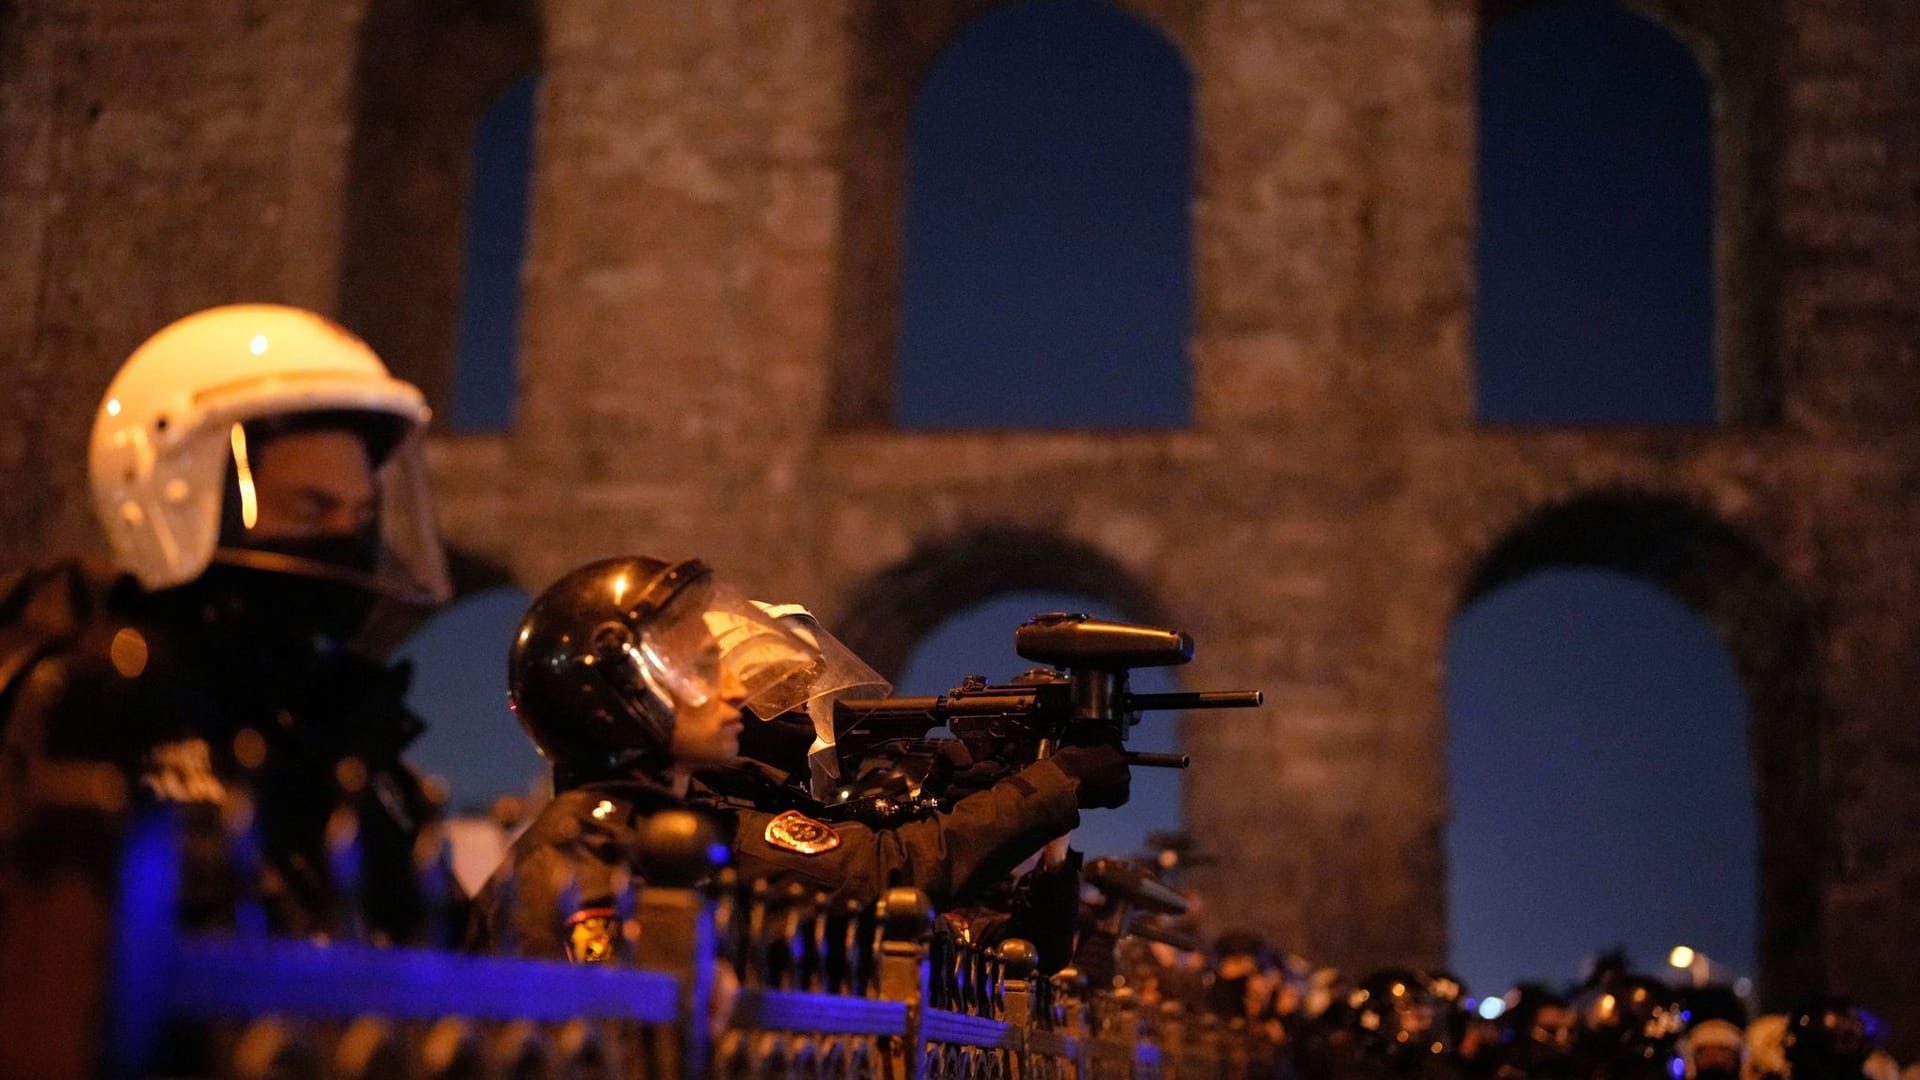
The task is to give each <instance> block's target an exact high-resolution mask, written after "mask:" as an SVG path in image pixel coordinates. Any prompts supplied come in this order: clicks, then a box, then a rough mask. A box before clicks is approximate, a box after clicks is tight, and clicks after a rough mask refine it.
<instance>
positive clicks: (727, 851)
mask: <svg viewBox="0 0 1920 1080" xmlns="http://www.w3.org/2000/svg"><path fill="white" fill-rule="evenodd" d="M732 859H733V848H732V847H730V846H728V845H726V844H712V845H709V846H708V847H707V861H708V862H710V863H712V864H714V865H715V866H724V865H726V863H728V862H729V861H731V860H732Z"/></svg>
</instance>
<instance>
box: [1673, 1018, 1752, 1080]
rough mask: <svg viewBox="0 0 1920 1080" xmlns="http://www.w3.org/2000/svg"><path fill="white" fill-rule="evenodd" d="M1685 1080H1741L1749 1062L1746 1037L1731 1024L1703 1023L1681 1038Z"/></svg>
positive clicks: (1694, 1026)
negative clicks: (1747, 1061) (1741, 1075)
mask: <svg viewBox="0 0 1920 1080" xmlns="http://www.w3.org/2000/svg"><path fill="white" fill-rule="evenodd" d="M1679 1051H1680V1060H1681V1061H1683V1062H1685V1063H1686V1080H1739V1077H1740V1074H1741V1071H1742V1069H1743V1067H1744V1066H1745V1065H1746V1060H1747V1037H1746V1032H1744V1031H1742V1030H1741V1028H1740V1025H1738V1024H1735V1023H1734V1022H1733V1021H1731V1020H1721V1019H1712V1020H1701V1021H1699V1022H1697V1023H1695V1024H1694V1025H1693V1026H1692V1027H1689V1028H1688V1029H1687V1032H1686V1034H1685V1035H1682V1036H1681V1037H1680V1045H1679Z"/></svg>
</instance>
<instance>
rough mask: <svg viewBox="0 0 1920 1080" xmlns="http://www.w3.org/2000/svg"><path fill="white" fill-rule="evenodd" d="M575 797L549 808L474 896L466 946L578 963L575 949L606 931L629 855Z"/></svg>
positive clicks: (566, 797) (561, 799)
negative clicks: (618, 874)
mask: <svg viewBox="0 0 1920 1080" xmlns="http://www.w3.org/2000/svg"><path fill="white" fill-rule="evenodd" d="M575 794H576V793H572V792H569V793H567V794H565V795H562V796H560V797H559V798H556V799H554V800H553V801H552V802H550V803H548V804H547V806H546V809H544V810H542V811H541V812H540V816H539V817H538V818H536V819H534V823H533V824H532V825H530V826H528V828H527V831H526V833H525V834H524V835H522V836H521V837H520V839H519V840H518V841H515V843H514V845H513V848H512V849H511V850H510V851H509V852H508V854H507V862H506V864H505V865H504V866H502V867H501V869H500V870H498V871H496V872H495V873H494V875H493V877H492V879H490V880H489V881H488V882H487V884H486V887H485V888H484V889H482V890H481V892H480V894H479V895H478V896H477V897H475V898H474V909H473V913H472V918H471V919H470V921H469V923H468V932H467V941H466V946H467V948H468V949H470V950H473V951H480V952H495V953H507V954H510V955H514V956H524V957H531V958H535V959H541V960H567V959H574V958H576V957H575V956H574V952H575V951H576V950H578V949H580V948H581V947H582V946H583V945H591V944H592V943H591V942H590V941H587V940H585V939H586V938H587V936H588V935H589V934H590V933H593V932H597V931H598V930H600V929H604V928H605V927H604V925H602V923H601V922H600V921H599V920H603V919H605V920H610V918H611V913H612V911H613V909H614V906H615V899H616V898H615V897H614V876H615V867H617V866H623V865H625V864H626V857H625V854H624V852H623V851H622V846H621V844H620V843H619V839H620V837H619V834H618V832H617V831H616V830H612V829H609V828H605V827H602V826H600V824H599V823H598V822H595V821H594V820H593V818H592V817H591V815H590V814H589V813H588V811H587V810H586V806H590V805H592V804H591V802H586V803H584V804H583V802H582V800H581V799H579V798H577V797H574V796H575ZM589 924H591V925H589ZM581 927H585V930H581V931H580V932H579V933H576V930H579V928H581ZM576 938H579V939H581V940H576ZM577 958H578V959H581V960H583V961H584V960H597V959H601V957H597V956H588V955H581V956H579V957H577Z"/></svg>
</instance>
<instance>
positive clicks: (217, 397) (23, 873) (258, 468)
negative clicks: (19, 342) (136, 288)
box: [0, 305, 448, 1071]
mask: <svg viewBox="0 0 1920 1080" xmlns="http://www.w3.org/2000/svg"><path fill="white" fill-rule="evenodd" d="M427 416H428V412H427V408H426V405H425V402H424V401H423V399H422V398H421V395H420V392H419V391H418V390H416V389H415V388H414V387H412V386H411V385H409V384H407V383H405V382H402V381H400V380H398V379H395V378H393V377H392V376H391V375H389V374H388V373H387V370H386V368H385V366H384V365H382V364H381V362H380V360H379V358H378V357H376V356H375V355H374V354H373V352H372V351H371V350H369V349H368V348H367V346H366V345H365V344H364V343H362V342H361V341H360V340H359V339H358V338H356V337H354V336H353V335H352V334H350V333H348V332H347V331H346V330H344V329H342V328H341V327H339V326H337V325H335V324H334V323H332V322H330V321H328V320H326V319H323V318H321V317H320V316H317V315H314V314H312V313H310V312H306V311H301V310H298V309H295V308H288V307H280V306H275V305H240V306H231V307H220V308H214V309H211V310H208V311H204V312H201V313H199V314H196V315H192V316H189V317H187V318H185V319H182V320H180V321H178V322H176V323H174V324H172V325H170V326H168V327H166V328H165V329H163V330H161V331H160V332H159V333H157V334H155V335H154V336H153V337H152V338H151V339H149V340H148V341H147V342H146V343H145V344H143V345H142V346H141V347H140V348H139V349H138V350H137V351H136V352H135V353H134V354H133V355H132V356H131V357H130V358H129V359H128V360H127V362H126V363H125V365H124V366H123V367H122V368H121V369H120V372H119V373H118V375H117V376H116V377H115V378H114V380H113V382H112V384H111V386H110V387H109V388H108V390H107V393H106V396H105V397H104V398H103V399H102V401H101V403H100V407H99V411H98V413H97V415H96V418H95V421H94V427H93V435H92V450H91V455H90V459H89V480H90V486H91V488H92V495H93V503H94V508H95V510H96V512H97V513H98V516H99V519H100V522H101V525H102V526H103V528H104V529H105V532H106V535H107V539H108V541H109V543H110V545H111V547H112V551H113V561H112V565H111V566H96V565H91V564H87V563H83V562H81V561H78V560H68V561H65V562H60V563H57V564H53V565H49V566H43V567H40V568H37V569H35V570H33V571H30V572H28V573H26V574H24V575H19V576H16V577H13V578H11V579H9V580H7V581H5V582H0V738H3V739H4V755H0V890H4V894H3V895H0V968H3V969H4V970H0V988H4V989H0V999H3V1000H0V1011H6V1013H7V1015H9V1016H17V1015H21V1014H19V1013H17V1012H15V1011H13V1010H14V1009H15V1007H16V1006H20V1007H25V1008H33V1007H36V1006H35V1005H34V1004H33V1003H34V1002H35V1001H38V1000H39V999H40V998H42V997H43V996H44V995H46V994H47V993H48V992H49V989H50V987H51V986H52V985H54V983H56V982H57V978H56V976H57V974H58V970H57V969H58V968H59V966H60V964H61V963H63V962H64V963H68V964H74V963H80V962H84V957H83V956H82V955H78V954H81V953H84V951H85V949H84V947H83V946H81V945H80V944H78V942H79V940H80V939H81V938H83V937H85V934H87V933H97V932H98V931H96V930H91V929H89V930H85V931H84V932H80V933H76V925H77V924H80V923H83V922H85V921H86V920H87V916H86V913H84V912H78V911H72V910H68V909H67V908H66V907H63V904H64V905H70V904H71V903H72V902H73V901H72V899H71V895H69V897H68V899H67V900H65V901H62V900H60V899H59V893H58V884H57V883H58V882H59V881H60V880H62V875H71V874H74V873H79V874H81V875H82V876H83V877H88V878H91V879H96V880H99V881H101V882H103V883H104V882H107V881H110V880H111V878H110V876H109V875H110V873H111V871H110V869H103V867H110V866H111V863H110V860H111V859H112V857H113V853H114V852H115V851H116V850H117V845H118V842H119V838H118V837H117V836H116V835H115V834H114V830H115V829H117V828H118V825H117V823H118V822H119V821H120V820H121V819H122V817H123V814H124V812H125V811H127V810H129V809H133V810H139V809H141V808H148V809H151V808H165V809H167V810H168V811H170V812H171V817H172V819H173V821H174V823H175V825H176V826H177V827H179V828H181V829H182V830H183V833H184V840H185V848H184V850H185V851H186V853H187V865H186V866H185V867H184V868H183V873H184V879H183V881H182V884H181V894H182V895H181V902H182V910H183V916H184V918H185V919H186V920H187V921H188V922H189V923H190V924H192V925H195V926H198V927H202V928H212V927H233V928H238V929H242V930H256V931H259V930H273V931H278V932H283V933H288V934H298V935H314V936H327V937H334V938H339V937H353V938H362V939H365V940H369V941H374V942H382V941H403V940H419V939H421V938H422V937H423V936H425V920H426V916H427V912H426V910H425V909H426V907H427V906H428V905H425V904H423V903H422V902H421V897H420V896H419V894H418V890H417V889H416V887H415V876H416V861H415V860H416V847H417V846H418V845H419V841H420V837H421V836H422V834H423V827H424V826H425V825H426V824H427V823H428V821H429V819H430V817H431V816H432V814H433V813H434V811H435V804H434V801H433V800H432V799H429V798H428V797H427V795H426V794H425V792H424V791H423V789H422V785H421V784H420V782H419V781H418V780H417V779H416V777H415V776H414V774H413V773H412V772H411V771H410V770H409V769H408V768H407V766H406V765H405V763H404V762H403V761H402V760H401V757H400V754H401V750H402V748H404V747H405V746H406V745H407V743H408V742H409V741H411V740H412V739H413V738H414V737H415V735H417V734H418V732H419V731H420V729H421V724H420V722H419V720H417V719H416V718H415V717H414V715H413V714H412V713H410V712H409V711H408V710H407V708H406V706H405V705H404V704H403V700H402V695H403V694H404V692H405V690H406V688H407V681H408V675H407V672H405V671H397V670H390V669H389V668H387V667H386V666H384V665H383V664H381V663H379V662H377V661H375V660H373V659H371V658H369V657H367V656H365V655H362V654H361V653H359V652H357V651H355V649H354V648H353V646H352V645H351V644H350V642H351V641H352V639H353V638H354V635H355V633H356V632H357V631H358V630H359V629H360V628H361V626H362V624H363V623H364V622H365V621H366V619H367V616H368V614H369V612H370V611H371V610H372V608H373V606H374V605H375V603H376V602H378V601H381V600H389V601H398V602H403V603H406V604H414V605H429V604H433V603H436V602H439V601H442V600H444V599H446V597H447V594H448V588H447V579H446V571H445V565H444V561H443V558H442V554H441V551H440V549H439V547H438V544H437V541H436V538H435V534H434V530H433V525H432V520H431V517H430V514H429V508H428V505H427V501H426V492H425V487H424V483H423V480H424V472H423V469H422V462H421V453H420V440H421V436H422V431H423V429H424V427H425V425H426V422H427ZM428 833H429V835H431V830H428ZM428 846H432V845H431V844H429V845H428ZM434 854H437V852H435V853H434ZM99 895H111V890H110V889H109V890H103V891H102V892H101V893H100V894H99ZM62 952H67V953H74V954H76V955H70V956H68V957H66V958H65V960H64V961H62V960H61V958H60V957H59V956H58V955H55V954H58V953H62ZM22 1002H26V1004H25V1005H22ZM0 1071H4V1070H0Z"/></svg>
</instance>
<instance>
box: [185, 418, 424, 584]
mask: <svg viewBox="0 0 1920 1080" xmlns="http://www.w3.org/2000/svg"><path fill="white" fill-rule="evenodd" d="M313 415H314V416H315V417H333V416H347V415H350V414H346V413H325V414H313ZM369 420H370V421H378V422H379V423H380V424H381V426H383V427H385V428H387V429H389V430H394V431H395V432H396V434H397V436H398V437H397V441H396V442H394V443H393V445H391V447H390V448H389V447H384V446H382V447H380V448H379V451H376V450H375V449H374V447H375V445H376V444H377V443H378V442H379V441H380V440H379V439H378V438H374V437H369V436H366V435H365V434H363V433H359V429H360V428H363V427H366V426H367V425H368V422H369V421H357V422H349V421H343V426H344V427H345V429H346V430H347V431H349V432H350V433H355V434H356V437H360V438H365V439H367V440H368V443H369V450H368V463H369V465H370V466H371V473H370V475H369V478H368V480H369V482H370V484H371V489H370V494H371V499H372V502H371V507H370V509H371V512H372V515H373V518H372V526H371V535H368V536H367V537H366V540H367V541H369V542H370V550H368V551H366V553H365V557H364V558H362V557H359V556H357V555H356V556H354V557H342V558H339V559H337V560H336V559H331V558H329V557H327V556H325V555H321V554H315V553H306V554H304V555H302V554H294V555H289V554H286V553H284V552H277V551H276V550H275V547H276V545H275V543H274V542H273V541H272V540H271V539H260V540H256V539H255V537H254V536H253V533H254V530H255V528H256V526H258V527H259V528H260V529H261V530H262V532H263V533H264V532H265V530H266V523H265V522H264V521H263V520H262V519H261V515H262V513H263V511H262V505H263V503H265V502H266V501H267V500H269V499H271V498H272V497H273V493H272V492H271V491H270V490H268V487H267V486H268V485H271V484H274V483H275V475H276V474H275V472H274V471H273V470H271V469H269V470H266V471H263V470H262V467H261V466H262V461H263V459H265V458H267V457H270V456H271V455H272V454H274V453H277V451H273V450H267V449H265V448H264V447H263V446H262V445H261V444H260V442H259V441H258V440H257V439H253V438H251V437H250V436H249V434H248V429H249V425H247V424H244V423H240V422H234V423H232V424H230V425H229V426H228V427H227V429H226V430H225V431H224V432H222V435H223V436H224V437H223V438H220V439H218V440H217V441H216V440H214V439H211V438H207V439H200V440H197V444H198V450H199V452H201V453H207V454H208V455H209V456H210V457H214V458H218V459H219V463H220V464H219V466H218V467H224V468H225V470H226V471H227V475H228V476H229V477H230V479H231V482H230V483H229V484H228V485H227V492H228V495H229V497H230V498H232V499H233V500H234V502H233V504H232V505H228V506H225V507H223V508H222V513H223V514H224V516H225V519H226V525H225V526H224V527H223V530H222V531H223V532H224V533H226V534H227V535H226V537H225V543H223V545H222V546H221V548H220V549H219V553H218V555H217V558H219V560H220V561H223V562H229V563H236V564H240V565H252V566H255V567H257V568H259V569H265V570H277V571H282V572H286V573H294V574H303V575H306V576H311V577H321V578H331V579H336V580H339V581H342V582H344V583H346V584H350V585H354V586H357V587H359V588H361V589H364V590H365V591H367V592H369V593H372V594H374V595H376V596H382V597H386V598H388V599H393V600H399V601H402V602H405V603H409V604H417V605H421V606H427V605H432V604H437V603H443V602H445V601H446V600H447V599H448V598H449V596H450V595H451V594H452V588H451V585H450V583H449V581H448V575H447V564H446V556H445V554H444V552H443V551H442V549H441V547H440V541H439V536H438V533H437V531H436V530H435V528H434V521H433V506H432V501H431V499H430V497H429V495H428V487H427V465H426V461H425V456H424V454H423V452H422V441H423V440H422V437H421V435H422V433H421V430H420V429H418V428H413V429H411V430H408V429H406V428H405V427H402V426H401V425H400V424H399V423H398V422H397V421H395V420H394V419H393V418H389V417H371V418H369ZM187 449H188V450H189V451H192V450H194V449H195V447H193V446H189V447H188V448H187ZM263 450H264V453H263ZM214 468H215V466H213V464H212V462H209V466H208V467H206V468H205V469H204V471H205V472H206V473H208V474H209V475H210V476H211V475H217V473H215V472H214ZM310 487H311V485H307V486H303V485H301V484H299V483H295V484H294V485H293V488H294V496H296V497H297V498H298V499H302V500H307V501H311V500H315V499H321V500H325V499H327V498H330V497H333V496H335V495H336V494H337V493H336V492H330V491H328V490H326V488H327V485H325V484H322V485H319V487H318V489H314V490H310V489H309V488H310ZM351 487H352V485H350V484H349V485H348V488H349V489H350V488H351ZM215 490H218V489H215ZM296 546H298V545H296Z"/></svg>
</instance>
